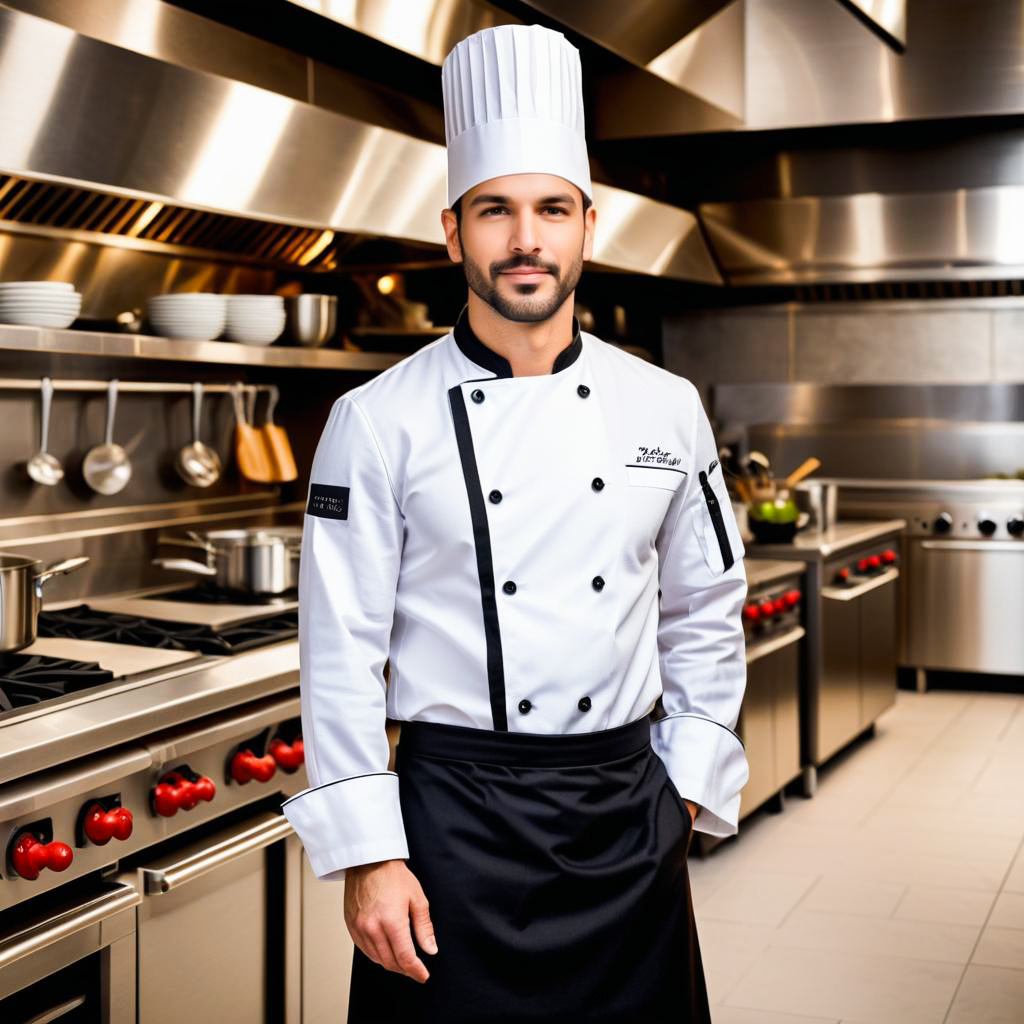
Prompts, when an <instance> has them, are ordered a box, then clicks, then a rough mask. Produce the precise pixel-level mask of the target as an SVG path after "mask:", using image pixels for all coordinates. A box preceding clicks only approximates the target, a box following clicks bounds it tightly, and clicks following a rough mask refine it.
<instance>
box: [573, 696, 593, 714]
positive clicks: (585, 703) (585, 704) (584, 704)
mask: <svg viewBox="0 0 1024 1024" xmlns="http://www.w3.org/2000/svg"><path fill="white" fill-rule="evenodd" d="M576 707H578V708H579V709H580V711H589V710H590V698H589V697H580V702H579V704H577V705H576Z"/></svg>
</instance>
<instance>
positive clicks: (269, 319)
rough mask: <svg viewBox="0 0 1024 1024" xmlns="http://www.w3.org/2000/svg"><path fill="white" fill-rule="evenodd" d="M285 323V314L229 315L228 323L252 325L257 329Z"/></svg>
mask: <svg viewBox="0 0 1024 1024" xmlns="http://www.w3.org/2000/svg"><path fill="white" fill-rule="evenodd" d="M284 321H285V315H284V313H275V314H274V315H272V316H263V315H259V316H257V315H255V314H254V315H251V316H250V315H247V314H245V313H228V315H227V323H228V324H229V325H231V324H236V325H237V324H250V325H252V326H256V327H270V326H272V325H273V324H281V323H284Z"/></svg>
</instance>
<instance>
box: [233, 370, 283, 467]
mask: <svg viewBox="0 0 1024 1024" xmlns="http://www.w3.org/2000/svg"><path fill="white" fill-rule="evenodd" d="M231 398H232V401H233V402H234V405H235V457H236V458H237V460H238V469H239V471H240V472H241V474H242V476H244V477H245V478H246V479H247V480H252V481H254V482H255V483H260V484H268V483H272V482H273V478H274V471H273V467H272V466H271V463H270V456H269V454H268V453H267V449H266V446H265V444H264V441H263V436H262V434H261V433H260V432H259V431H258V430H256V428H255V427H253V425H252V424H251V423H250V422H249V421H248V420H247V419H246V415H245V408H244V405H243V400H242V385H241V384H236V385H235V386H234V387H232V389H231Z"/></svg>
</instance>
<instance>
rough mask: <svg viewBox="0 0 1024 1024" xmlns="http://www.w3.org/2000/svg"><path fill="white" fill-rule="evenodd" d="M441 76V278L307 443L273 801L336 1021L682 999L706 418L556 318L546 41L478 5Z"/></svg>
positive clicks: (572, 69)
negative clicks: (293, 777) (435, 309)
mask: <svg viewBox="0 0 1024 1024" xmlns="http://www.w3.org/2000/svg"><path fill="white" fill-rule="evenodd" d="M442 83H443V92H444V109H445V128H446V134H447V141H448V209H446V210H445V211H443V213H442V223H443V226H444V230H445V235H446V238H447V244H448V252H449V254H450V256H451V257H452V259H453V260H455V261H456V262H458V263H461V264H462V266H463V268H464V271H465V274H466V279H467V282H468V285H469V296H468V304H467V306H466V307H465V309H464V310H463V312H462V314H461V315H460V316H459V318H458V322H457V324H456V326H455V329H454V331H453V332H452V333H450V334H448V335H446V336H445V337H443V338H441V339H439V340H438V341H435V342H433V343H432V344H429V345H427V346H426V347H425V348H423V349H421V350H420V351H418V352H417V353H416V354H415V355H412V356H410V357H409V358H407V359H405V360H403V361H402V362H400V363H398V364H397V365H395V366H393V367H391V368H390V369H389V370H387V371H385V372H383V373H381V374H380V375H378V376H377V377H375V378H373V379H372V380H370V381H368V382H367V383H365V384H362V385H360V386H358V387H356V388H353V389H352V390H350V391H348V392H346V393H345V394H344V395H342V396H341V397H340V398H339V399H338V400H337V401H336V402H335V403H334V405H333V407H332V409H331V412H330V416H329V418H328V421H327V425H326V427H325V428H324V432H323V435H322V437H321V440H320V443H319V446H318V448H317V450H316V455H315V458H314V460H313V466H312V474H311V482H310V485H309V493H308V504H307V508H306V516H305V526H304V530H303V539H302V557H301V570H300V584H299V622H300V628H299V644H300V657H301V702H302V723H303V736H304V741H305V750H306V771H307V775H308V780H309V787H308V788H307V789H305V790H303V791H302V792H301V793H299V794H297V795H296V796H293V797H291V798H290V799H288V800H286V801H285V802H284V812H285V814H286V815H287V817H288V820H289V821H290V822H291V824H292V825H293V826H294V828H295V830H296V831H297V833H298V834H299V836H300V838H301V839H302V842H303V844H304V846H305V849H306V852H307V854H308V856H309V860H310V864H311V866H312V869H313V871H314V872H315V873H316V875H317V876H318V877H320V878H323V879H340V878H344V879H345V881H346V886H345V919H346V923H347V925H348V928H349V930H350V932H351V934H352V937H353V940H354V942H355V945H356V949H355V951H354V960H353V965H352V980H351V989H350V1000H349V1017H348V1020H349V1022H350V1024H369V1022H393V1024H417V1022H422V1024H426V1022H430V1024H441V1022H444V1024H460V1022H465V1024H524V1022H556V1021H557V1022H559V1024H588V1022H593V1024H597V1022H602V1024H616V1022H622V1024H636V1022H644V1024H659V1022H666V1024H667V1022H670V1021H671V1022H674V1024H676V1022H678V1024H681V1022H688V1024H695V1022H703V1021H708V1020H709V1019H710V1016H709V1011H708V1000H707V992H706V989H705V983H704V973H703V968H702V964H701V958H700V950H699V945H698V940H697V933H696V929H695V925H694V916H693V908H692V904H691V899H690V889H689V881H688V875H687V867H686V854H687V849H688V846H689V842H690V838H691V834H692V832H693V831H694V830H700V831H703V832H707V833H710V834H712V835H719V836H727V835H730V834H733V833H735V832H736V830H737V818H738V811H739V801H740V790H741V788H742V787H743V784H744V783H745V781H746V779H747V762H746V758H745V756H744V750H743V744H742V742H741V741H740V739H739V737H738V736H737V735H736V733H735V732H734V731H733V730H734V726H735V724H736V720H737V715H738V713H739V708H740V702H741V699H742V696H743V691H744V685H745V664H744V653H743V631H742V626H741V622H740V609H741V607H742V604H743V600H744V596H745V593H746V578H745V574H744V570H743V562H742V558H743V554H744V549H743V544H742V541H741V539H740V536H739V533H738V531H737V527H736V523H735V520H734V518H733V515H732V509H731V505H730V502H729V498H728V495H727V492H726V488H725V483H724V481H723V476H722V467H721V465H720V464H719V461H718V458H717V450H716V445H715V440H714V437H713V435H712V431H711V428H710V426H709V422H708V418H707V416H706V414H705V412H704V409H703V407H702V405H701V401H700V398H699V395H698V393H697V391H696V389H695V388H694V387H693V385H692V384H691V383H690V382H689V381H687V380H685V379H684V378H681V377H678V376H675V375H673V374H671V373H668V372H667V371H665V370H662V369H660V368H658V367H655V366H653V365H651V364H649V363H646V362H644V361H642V360H640V359H637V358H635V357H634V356H631V355H628V354H626V353H625V352H623V351H621V350H620V349H618V348H616V347H614V346H612V345H609V344H606V343H605V342H603V341H601V340H600V339H598V338H597V337H595V336H593V335H591V334H588V333H585V332H583V331H581V330H580V327H579V323H578V322H577V321H576V319H575V317H574V316H573V292H574V289H575V287H576V284H577V282H578V280H579V277H580V272H581V268H582V264H583V262H584V261H586V260H587V259H589V258H590V255H591V249H592V245H593V239H594V232H595V225H596V212H595V208H594V206H593V205H592V203H591V200H592V195H593V193H592V187H591V181H590V174H589V165H588V159H587V150H586V140H585V136H584V120H583V105H582V92H581V73H580V60H579V53H578V51H577V50H576V49H575V48H574V47H573V46H571V45H570V44H569V43H568V42H567V40H566V39H565V38H564V37H563V36H562V35H561V34H560V33H558V32H553V31H550V30H548V29H546V28H541V27H539V26H520V25H513V26H501V27H498V28H492V29H486V30H484V31H482V32H478V33H476V34H475V35H472V36H470V37H469V38H467V39H464V40H463V41H462V42H461V43H459V44H458V45H457V46H456V47H455V48H454V49H453V50H452V52H451V53H450V54H449V55H448V57H447V58H446V60H445V62H444V65H443V68H442ZM389 659H390V670H389V673H388V677H387V679H385V675H384V667H385V662H386V661H388V660H389ZM386 718H391V719H394V720H397V721H399V722H400V723H401V735H400V740H399V744H398V747H397V751H396V757H395V762H394V770H389V744H388V740H387V736H386V733H385V719H386Z"/></svg>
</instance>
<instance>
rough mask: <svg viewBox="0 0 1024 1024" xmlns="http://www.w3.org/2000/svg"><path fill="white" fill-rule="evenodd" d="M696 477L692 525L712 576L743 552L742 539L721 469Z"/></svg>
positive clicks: (733, 561) (702, 473)
mask: <svg viewBox="0 0 1024 1024" xmlns="http://www.w3.org/2000/svg"><path fill="white" fill-rule="evenodd" d="M697 479H698V483H699V499H698V500H699V502H700V508H699V511H698V514H697V515H696V516H695V517H694V528H695V530H696V531H697V537H698V540H699V541H700V545H701V549H702V550H703V552H704V561H705V562H706V563H707V567H708V571H709V572H710V573H711V575H712V576H721V574H722V573H723V572H725V571H726V570H727V569H730V568H731V567H732V566H733V564H734V563H735V562H736V560H737V559H739V558H742V557H743V555H744V554H745V551H744V548H743V541H742V540H741V539H740V533H739V529H738V528H737V526H736V517H735V516H734V515H733V512H732V503H731V501H730V500H729V492H728V491H727V490H726V487H725V479H724V477H723V476H722V474H721V472H719V473H718V474H717V475H714V476H711V477H709V476H708V474H707V473H706V472H705V471H704V470H701V471H700V473H699V474H698V477H697Z"/></svg>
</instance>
